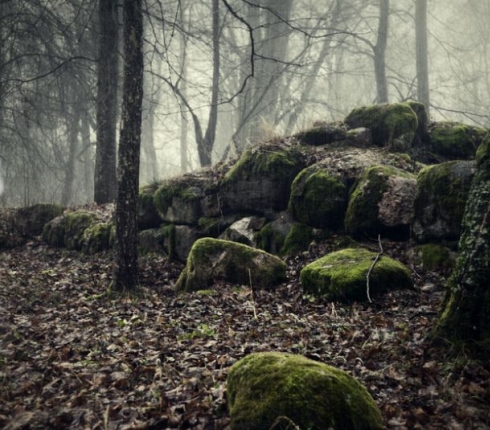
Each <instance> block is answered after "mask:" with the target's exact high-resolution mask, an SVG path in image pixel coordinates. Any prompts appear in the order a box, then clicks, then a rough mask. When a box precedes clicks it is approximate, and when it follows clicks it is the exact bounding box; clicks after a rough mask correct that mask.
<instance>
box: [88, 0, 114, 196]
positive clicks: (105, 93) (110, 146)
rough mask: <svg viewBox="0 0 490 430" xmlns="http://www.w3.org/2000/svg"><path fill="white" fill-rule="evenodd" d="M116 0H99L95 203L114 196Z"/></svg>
mask: <svg viewBox="0 0 490 430" xmlns="http://www.w3.org/2000/svg"><path fill="white" fill-rule="evenodd" d="M117 2H118V0H99V28H100V35H99V37H100V39H99V60H98V67H97V74H98V75H97V149H96V153H95V178H94V200H95V202H96V203H97V204H103V203H110V202H113V201H114V200H115V197H116V184H117V178H116V123H117V85H118V80H119V79H118V63H119V60H118V58H119V56H118V17H117Z"/></svg>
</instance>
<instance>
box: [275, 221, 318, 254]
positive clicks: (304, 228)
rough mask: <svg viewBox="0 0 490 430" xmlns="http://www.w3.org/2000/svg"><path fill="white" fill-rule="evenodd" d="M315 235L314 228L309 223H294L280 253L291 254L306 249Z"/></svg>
mask: <svg viewBox="0 0 490 430" xmlns="http://www.w3.org/2000/svg"><path fill="white" fill-rule="evenodd" d="M314 237H315V235H314V230H313V228H312V227H310V226H309V225H305V224H301V223H295V224H293V225H292V227H291V229H290V230H289V233H288V234H287V236H286V238H285V239H284V244H283V245H282V247H281V249H280V251H279V254H280V255H283V256H290V255H294V254H297V253H298V252H301V251H306V250H307V249H308V247H309V246H310V244H311V242H312V241H313V239H314Z"/></svg>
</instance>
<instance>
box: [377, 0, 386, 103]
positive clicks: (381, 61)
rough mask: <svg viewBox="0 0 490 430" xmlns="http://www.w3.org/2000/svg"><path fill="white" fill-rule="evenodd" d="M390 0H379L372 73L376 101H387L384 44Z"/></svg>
mask: <svg viewBox="0 0 490 430" xmlns="http://www.w3.org/2000/svg"><path fill="white" fill-rule="evenodd" d="M389 13H390V0H381V2H380V5H379V25H378V39H377V42H376V46H375V47H374V74H375V76H376V102H377V103H388V84H387V82H386V45H387V42H388V23H389Z"/></svg>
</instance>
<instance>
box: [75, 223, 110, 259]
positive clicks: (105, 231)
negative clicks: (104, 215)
mask: <svg viewBox="0 0 490 430" xmlns="http://www.w3.org/2000/svg"><path fill="white" fill-rule="evenodd" d="M112 227H113V224H109V223H99V224H94V225H92V226H89V227H88V228H87V229H85V231H84V232H83V238H82V251H83V252H86V253H87V254H95V253H96V252H100V251H103V250H105V249H109V238H110V235H111V229H112Z"/></svg>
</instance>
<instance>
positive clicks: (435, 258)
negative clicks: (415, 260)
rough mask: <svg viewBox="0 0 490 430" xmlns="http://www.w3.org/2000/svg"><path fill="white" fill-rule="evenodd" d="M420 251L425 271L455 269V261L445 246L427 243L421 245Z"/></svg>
mask: <svg viewBox="0 0 490 430" xmlns="http://www.w3.org/2000/svg"><path fill="white" fill-rule="evenodd" d="M418 250H419V251H420V253H421V261H422V267H423V268H424V269H425V270H447V269H452V268H453V267H454V264H455V259H454V257H453V256H452V255H451V252H450V250H449V249H448V248H447V247H445V246H442V245H438V244H434V243H427V244H425V245H421V246H420V247H419V248H418Z"/></svg>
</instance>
